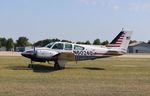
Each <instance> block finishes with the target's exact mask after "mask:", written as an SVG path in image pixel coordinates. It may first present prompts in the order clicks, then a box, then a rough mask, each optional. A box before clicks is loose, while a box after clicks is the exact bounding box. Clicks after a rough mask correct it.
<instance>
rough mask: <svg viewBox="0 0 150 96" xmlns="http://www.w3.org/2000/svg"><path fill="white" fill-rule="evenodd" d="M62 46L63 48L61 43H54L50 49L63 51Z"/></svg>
mask: <svg viewBox="0 0 150 96" xmlns="http://www.w3.org/2000/svg"><path fill="white" fill-rule="evenodd" d="M63 46H64V44H63V43H56V44H55V45H54V46H53V48H52V49H62V50H63Z"/></svg>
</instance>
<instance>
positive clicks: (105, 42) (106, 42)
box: [101, 40, 109, 45]
mask: <svg viewBox="0 0 150 96" xmlns="http://www.w3.org/2000/svg"><path fill="white" fill-rule="evenodd" d="M107 44H109V42H108V40H106V41H104V42H102V43H101V45H107Z"/></svg>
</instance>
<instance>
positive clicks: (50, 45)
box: [45, 42, 54, 48]
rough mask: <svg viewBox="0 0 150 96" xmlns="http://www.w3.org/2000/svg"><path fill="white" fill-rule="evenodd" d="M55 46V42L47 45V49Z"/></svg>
mask: <svg viewBox="0 0 150 96" xmlns="http://www.w3.org/2000/svg"><path fill="white" fill-rule="evenodd" d="M53 44H54V42H52V43H49V44H47V45H46V46H45V47H47V48H51V47H52V45H53Z"/></svg>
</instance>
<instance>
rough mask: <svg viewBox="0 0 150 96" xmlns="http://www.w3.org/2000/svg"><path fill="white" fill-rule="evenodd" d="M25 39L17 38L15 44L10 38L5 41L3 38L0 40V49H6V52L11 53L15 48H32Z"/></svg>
mask: <svg viewBox="0 0 150 96" xmlns="http://www.w3.org/2000/svg"><path fill="white" fill-rule="evenodd" d="M28 40H29V39H28V38H27V37H19V38H18V39H17V40H16V42H14V40H13V39H12V38H8V39H6V38H5V37H3V38H0V48H1V47H6V50H7V51H12V50H14V48H16V47H25V46H32V44H31V43H30V42H29V41H28Z"/></svg>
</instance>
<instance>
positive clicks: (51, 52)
mask: <svg viewBox="0 0 150 96" xmlns="http://www.w3.org/2000/svg"><path fill="white" fill-rule="evenodd" d="M131 34H132V32H130V31H128V32H127V31H121V32H120V33H119V34H118V35H117V36H116V37H115V38H114V40H113V41H112V42H111V43H110V44H108V45H107V46H101V45H82V44H75V43H67V42H53V43H50V44H48V45H46V46H45V47H42V48H34V49H31V50H27V51H24V52H23V53H21V55H22V56H24V57H27V58H30V59H31V64H29V67H32V61H37V62H46V61H47V62H49V61H54V68H55V69H63V68H65V64H66V63H67V62H68V61H82V60H94V59H98V58H106V57H112V56H118V55H123V54H125V53H126V52H127V48H128V45H129V42H130V39H131Z"/></svg>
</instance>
